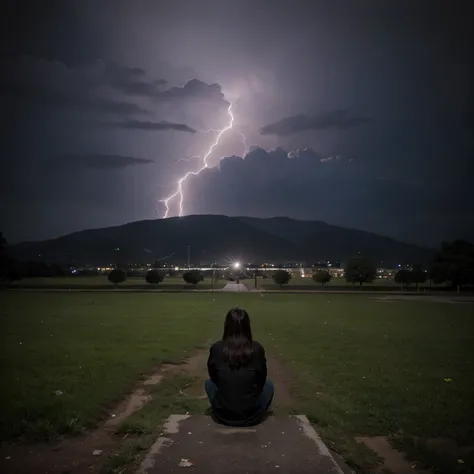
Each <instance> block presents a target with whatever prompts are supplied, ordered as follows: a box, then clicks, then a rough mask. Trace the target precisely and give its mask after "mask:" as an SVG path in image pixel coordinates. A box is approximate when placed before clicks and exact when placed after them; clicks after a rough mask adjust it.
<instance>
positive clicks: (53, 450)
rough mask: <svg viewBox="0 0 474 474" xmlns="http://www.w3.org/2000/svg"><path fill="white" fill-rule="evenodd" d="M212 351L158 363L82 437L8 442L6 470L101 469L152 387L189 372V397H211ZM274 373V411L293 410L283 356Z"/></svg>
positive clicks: (2, 458) (1, 464) (57, 473)
mask: <svg viewBox="0 0 474 474" xmlns="http://www.w3.org/2000/svg"><path fill="white" fill-rule="evenodd" d="M207 357H208V351H207V349H205V350H199V351H197V352H195V353H194V354H193V355H192V356H191V357H189V358H187V359H186V360H184V361H183V363H182V364H179V365H171V364H165V365H161V366H160V367H158V368H157V369H156V370H155V371H154V372H152V373H151V374H149V376H148V377H147V378H146V379H145V380H144V381H142V382H140V383H139V384H138V385H137V386H136V388H135V390H134V391H133V392H132V393H131V394H130V395H129V396H127V397H126V398H125V399H124V400H123V401H121V402H120V403H119V404H118V405H116V406H115V407H113V408H112V409H111V410H110V411H109V417H108V419H107V420H105V421H103V422H102V423H100V424H99V426H98V427H97V428H96V429H95V430H93V431H89V432H87V433H85V434H84V435H82V436H79V437H74V438H65V439H63V440H61V441H59V442H58V443H56V444H46V443H45V444H31V445H26V444H4V445H2V446H1V447H0V472H1V473H2V474H32V473H41V474H43V473H44V474H46V473H47V474H66V473H67V474H85V473H87V474H90V473H93V474H94V473H98V472H99V471H100V469H101V467H102V465H103V462H104V461H105V460H106V459H107V458H108V457H109V456H110V455H112V454H113V453H114V452H116V451H117V449H118V448H119V447H120V444H121V442H122V441H123V440H124V439H125V438H127V435H125V436H118V435H117V434H116V431H117V429H118V428H119V427H120V425H121V424H122V423H123V422H124V421H125V420H126V419H127V418H128V417H129V416H130V415H131V414H132V413H134V412H136V411H138V410H140V409H141V408H142V407H143V406H144V405H145V404H147V403H148V402H150V401H151V395H150V389H151V388H152V387H153V386H155V385H157V384H159V383H160V382H161V381H162V380H163V379H164V378H165V377H171V376H176V375H178V376H179V375H184V376H189V377H191V378H192V382H190V384H189V385H188V386H186V387H185V389H183V395H184V396H190V397H196V398H199V399H203V400H204V399H206V394H205V391H204V381H205V380H206V378H207V377H208V375H207ZM267 359H268V377H269V378H270V379H271V380H272V381H273V383H274V384H275V398H274V403H273V411H274V412H276V413H278V412H283V413H288V412H289V410H290V408H291V406H292V398H291V386H292V379H291V377H290V376H289V374H288V373H287V372H286V371H285V370H284V368H283V366H282V365H281V364H280V362H279V361H278V359H277V358H276V357H274V356H273V355H271V354H269V355H267Z"/></svg>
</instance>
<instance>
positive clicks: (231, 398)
mask: <svg viewBox="0 0 474 474" xmlns="http://www.w3.org/2000/svg"><path fill="white" fill-rule="evenodd" d="M207 366H208V371H209V377H210V379H211V380H208V381H207V382H206V392H207V394H208V396H209V400H210V402H211V405H212V408H213V411H214V414H215V416H216V417H217V418H218V420H219V421H220V422H222V423H224V424H228V425H233V426H245V425H251V424H255V423H258V422H259V421H260V420H261V418H262V416H263V415H264V414H265V412H266V411H267V409H268V407H269V405H270V403H271V401H272V397H273V384H272V383H271V382H270V381H267V380H266V378H267V363H266V358H265V350H264V349H263V347H262V346H261V345H260V344H259V343H258V342H256V341H253V340H252V334H251V329H250V320H249V317H248V314H247V313H246V311H244V310H243V309H241V308H234V309H232V310H231V311H229V313H228V314H227V317H226V322H225V326H224V336H223V338H222V340H221V341H218V342H216V343H215V344H213V345H212V347H211V349H210V351H209V359H208V364H207Z"/></svg>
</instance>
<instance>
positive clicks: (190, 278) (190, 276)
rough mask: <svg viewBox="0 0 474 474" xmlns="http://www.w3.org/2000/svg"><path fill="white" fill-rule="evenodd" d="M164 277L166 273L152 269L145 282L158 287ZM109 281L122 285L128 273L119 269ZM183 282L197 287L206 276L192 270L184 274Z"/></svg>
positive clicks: (112, 272)
mask: <svg viewBox="0 0 474 474" xmlns="http://www.w3.org/2000/svg"><path fill="white" fill-rule="evenodd" d="M164 277H165V273H163V272H160V271H159V270H156V269H152V270H148V272H147V274H146V276H145V280H146V281H147V283H150V284H151V285H156V286H158V285H159V284H160V283H161V282H162V281H163V279H164ZM108 279H109V281H110V282H111V283H113V284H114V285H118V284H120V283H123V282H124V281H125V280H126V279H127V272H126V271H124V270H121V269H119V268H117V269H115V270H112V271H111V272H110V273H109V275H108ZM183 280H184V281H185V282H186V283H188V284H191V285H193V286H194V287H196V285H197V284H198V283H199V282H201V281H203V280H204V275H203V274H202V273H201V272H200V271H199V270H190V271H188V272H185V273H183Z"/></svg>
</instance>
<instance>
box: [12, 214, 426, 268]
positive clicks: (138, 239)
mask: <svg viewBox="0 0 474 474" xmlns="http://www.w3.org/2000/svg"><path fill="white" fill-rule="evenodd" d="M188 246H190V247H191V249H190V251H191V262H192V263H196V264H197V263H200V262H202V263H210V262H214V261H216V262H225V261H226V260H228V259H229V258H230V259H238V260H241V261H248V262H262V261H271V262H275V263H277V262H285V261H288V260H291V261H295V260H296V261H306V262H309V263H311V262H314V261H317V260H323V259H327V260H340V261H345V260H347V259H348V258H350V257H352V256H355V255H365V256H368V257H370V258H371V259H373V260H374V261H377V262H384V263H385V264H387V265H393V264H396V263H398V262H400V263H401V262H426V261H427V260H428V259H429V258H430V257H431V255H432V251H431V250H429V249H425V248H422V247H418V246H416V245H410V244H406V243H402V242H398V241H396V240H393V239H390V238H388V237H382V236H379V235H375V234H371V233H368V232H363V231H358V230H352V229H345V228H342V227H336V226H332V225H329V224H326V223H324V222H319V221H298V220H294V219H289V218H283V217H275V218H271V219H258V218H250V217H227V216H214V215H200V216H186V217H180V218H177V217H176V218H169V219H158V220H148V221H139V222H131V223H129V224H125V225H121V226H117V227H107V228H103V229H91V230H85V231H80V232H74V233H72V234H69V235H65V236H63V237H59V238H56V239H51V240H45V241H42V242H24V243H20V244H16V245H12V246H9V247H8V248H7V251H8V253H9V255H11V256H12V257H14V258H18V259H21V260H36V261H46V262H56V263H70V262H77V263H83V264H95V265H99V264H100V265H102V264H110V263H116V262H117V261H120V262H121V263H132V262H133V263H142V262H152V261H154V260H155V259H158V258H162V257H165V256H167V255H170V254H173V256H172V257H170V259H169V261H170V262H171V261H172V262H177V263H184V262H186V261H187V252H188Z"/></svg>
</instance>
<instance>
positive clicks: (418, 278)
mask: <svg viewBox="0 0 474 474" xmlns="http://www.w3.org/2000/svg"><path fill="white" fill-rule="evenodd" d="M427 279H428V275H427V273H426V272H425V271H424V270H423V267H422V266H421V265H419V264H417V265H415V266H414V267H413V270H412V271H411V275H410V281H411V282H412V283H415V284H416V291H420V283H421V284H423V283H425V281H426V280H427Z"/></svg>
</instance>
